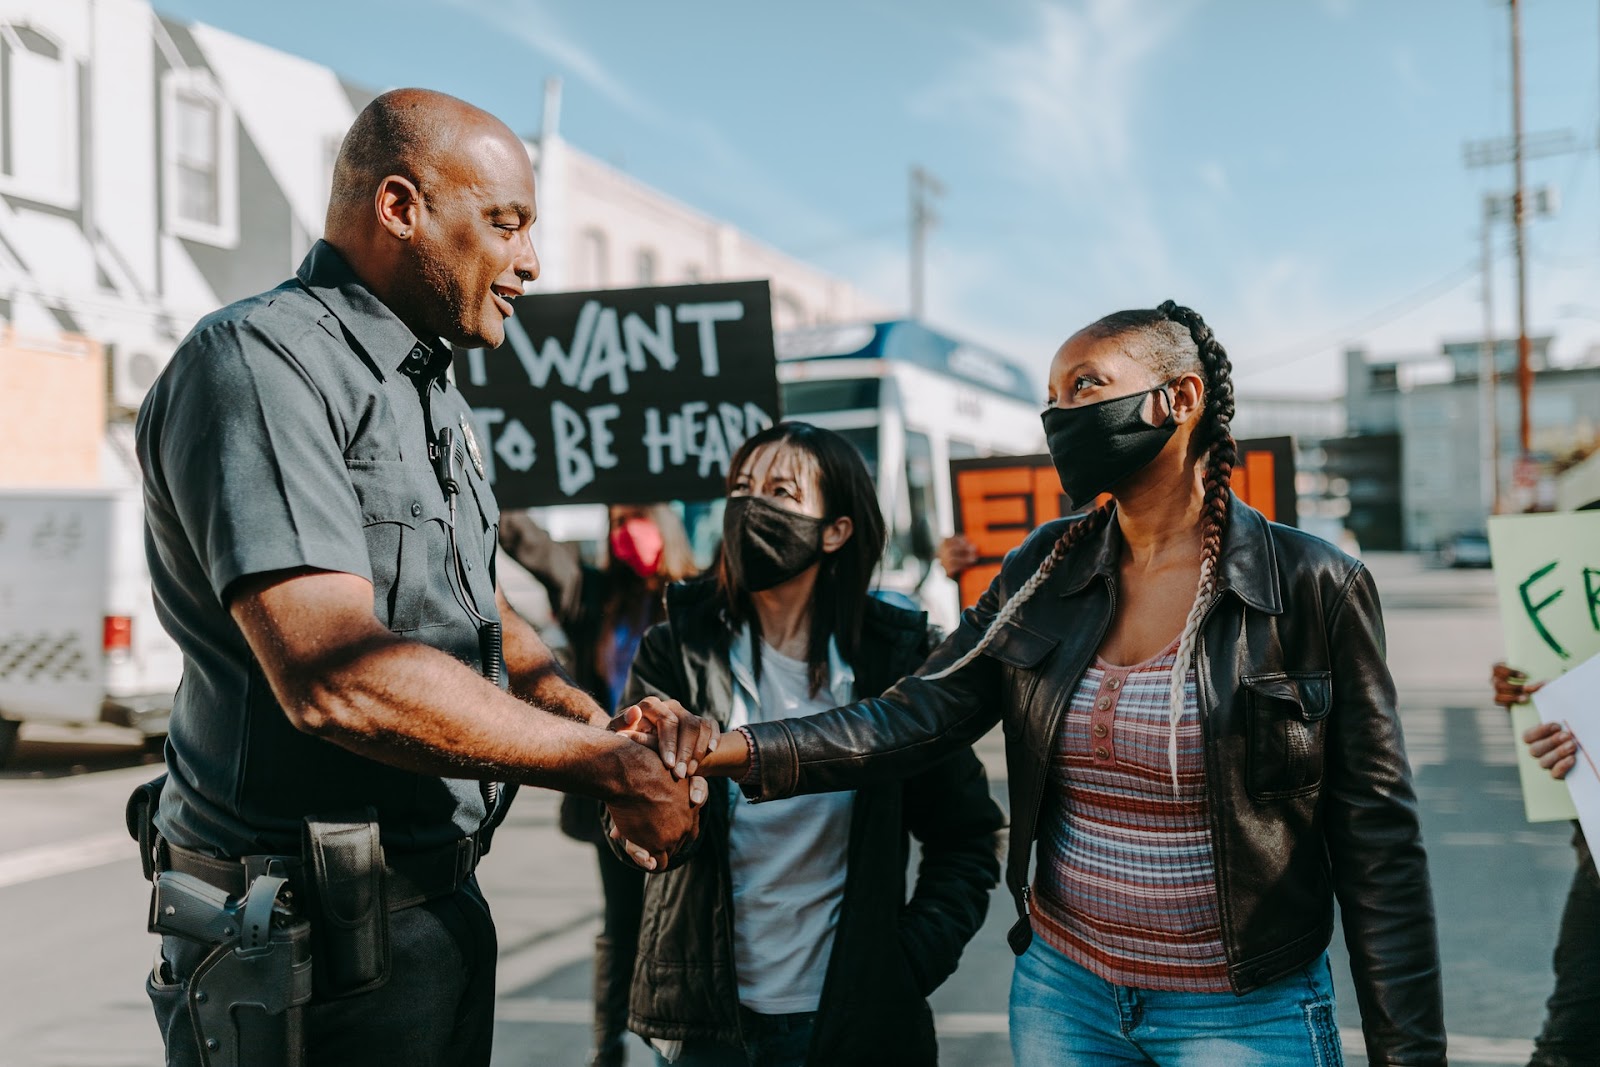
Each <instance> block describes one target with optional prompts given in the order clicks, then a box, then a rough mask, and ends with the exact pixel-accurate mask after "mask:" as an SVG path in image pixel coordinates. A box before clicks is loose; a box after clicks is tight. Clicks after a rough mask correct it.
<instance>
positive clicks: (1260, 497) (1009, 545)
mask: <svg viewBox="0 0 1600 1067" xmlns="http://www.w3.org/2000/svg"><path fill="white" fill-rule="evenodd" d="M1238 447H1239V465H1238V466H1237V467H1235V468H1234V472H1233V490H1234V492H1235V493H1237V494H1238V495H1239V499H1241V500H1243V501H1244V502H1245V503H1247V504H1249V505H1250V506H1251V507H1253V508H1255V509H1256V510H1258V511H1260V512H1261V513H1262V514H1263V515H1265V516H1266V517H1267V518H1269V519H1271V520H1273V521H1274V522H1281V523H1284V524H1286V525H1289V526H1293V525H1295V524H1296V523H1297V522H1298V521H1299V512H1298V509H1297V508H1296V506H1295V503H1296V502H1295V488H1294V441H1293V439H1292V438H1288V437H1263V438H1259V439H1257V440H1252V441H1240V442H1239V446H1238ZM950 485H951V493H950V496H951V499H952V500H954V501H955V518H956V532H957V533H959V534H961V535H963V536H964V537H966V538H967V540H969V541H971V542H972V543H973V545H974V546H975V547H976V548H977V550H978V561H977V563H976V564H974V565H973V566H972V567H969V568H968V569H967V570H965V571H962V572H961V577H960V579H959V584H960V586H961V603H962V604H963V605H971V604H976V603H977V602H978V597H980V596H981V595H983V591H984V590H985V589H987V588H988V587H989V583H990V582H992V581H993V580H994V576H995V575H996V574H999V573H1000V563H1001V561H1002V560H1004V559H1005V555H1006V553H1007V552H1009V551H1011V550H1012V549H1013V548H1016V547H1017V546H1018V545H1020V544H1022V541H1023V539H1024V538H1025V537H1027V536H1028V534H1029V533H1030V532H1032V531H1033V529H1034V528H1035V527H1037V526H1040V525H1043V524H1044V523H1047V522H1049V521H1050V520H1052V519H1059V518H1061V516H1063V515H1067V514H1071V512H1070V510H1069V504H1068V501H1067V499H1066V495H1065V494H1064V493H1062V491H1061V481H1060V479H1059V478H1057V477H1056V469H1055V466H1054V465H1053V464H1052V463H1051V462H1050V457H1049V456H1043V455H1041V456H991V457H989V458H987V459H958V460H952V461H951V462H950Z"/></svg>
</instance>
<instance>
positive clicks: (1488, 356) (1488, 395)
mask: <svg viewBox="0 0 1600 1067" xmlns="http://www.w3.org/2000/svg"><path fill="white" fill-rule="evenodd" d="M1504 199H1505V198H1504V197H1499V196H1495V195H1493V194H1492V193H1491V194H1488V195H1486V196H1484V198H1483V346H1482V350H1481V352H1480V355H1479V359H1478V402H1479V415H1478V425H1479V427H1480V429H1479V431H1478V432H1479V433H1480V434H1482V437H1481V438H1480V445H1481V447H1480V449H1479V455H1480V458H1481V460H1482V473H1481V474H1480V475H1479V478H1480V480H1481V481H1482V483H1483V492H1484V495H1485V498H1486V499H1485V500H1484V509H1485V510H1486V511H1487V512H1488V513H1489V514H1490V515H1496V514H1499V512H1500V397H1499V395H1498V394H1499V385H1500V352H1499V347H1500V346H1499V343H1498V342H1497V341H1496V340H1495V335H1494V220H1495V219H1496V218H1497V217H1498V216H1499V215H1500V208H1501V204H1502V203H1503V202H1504Z"/></svg>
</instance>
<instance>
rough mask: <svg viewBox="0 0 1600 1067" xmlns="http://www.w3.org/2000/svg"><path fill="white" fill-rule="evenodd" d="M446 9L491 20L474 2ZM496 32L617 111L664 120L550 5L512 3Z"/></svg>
mask: <svg viewBox="0 0 1600 1067" xmlns="http://www.w3.org/2000/svg"><path fill="white" fill-rule="evenodd" d="M440 2H441V3H443V4H444V5H445V6H446V7H452V8H455V9H456V10H458V11H463V12H466V13H468V14H471V15H472V16H474V17H475V18H478V19H479V20H481V21H484V22H489V21H490V20H489V19H488V18H487V17H486V16H485V15H484V12H483V9H482V6H481V5H479V4H476V3H474V2H473V0H440ZM493 25H494V27H495V28H496V29H497V30H501V31H503V32H509V33H511V34H512V35H513V36H515V37H516V38H517V40H519V41H521V42H522V43H523V44H525V45H527V46H528V47H529V48H532V49H533V50H534V51H536V52H539V53H540V54H542V55H543V56H545V57H546V58H547V59H550V60H552V61H553V62H555V63H556V65H558V66H559V67H561V68H562V69H563V70H565V71H566V72H568V73H569V74H571V75H573V76H574V77H576V78H578V79H580V80H582V81H583V82H584V83H585V84H587V85H588V86H589V87H590V88H591V89H593V90H594V91H595V92H597V93H599V94H600V95H601V96H602V97H604V98H605V99H606V100H607V101H609V102H610V103H611V104H612V105H613V106H615V107H616V108H617V109H618V110H619V111H622V112H624V113H625V114H627V115H628V116H629V117H631V118H634V119H637V120H639V121H641V122H655V121H658V120H660V119H661V118H662V117H663V116H662V114H661V112H660V110H659V109H658V108H656V107H655V105H653V104H651V103H650V102H649V101H648V100H646V99H645V98H644V97H642V96H640V95H639V94H638V93H636V92H634V91H633V90H632V89H631V88H629V87H628V86H627V85H626V84H625V83H624V82H623V81H622V80H621V79H619V78H618V77H616V75H614V74H612V73H611V71H610V69H608V68H607V67H606V65H605V64H604V63H602V62H601V61H600V59H599V57H598V56H596V55H595V54H594V52H592V51H591V50H590V49H589V48H587V47H586V46H585V45H583V44H582V43H581V42H580V41H578V39H577V38H575V37H573V36H572V35H571V34H570V33H569V32H568V31H567V29H566V28H565V27H564V26H562V24H561V20H560V19H558V18H557V17H556V16H555V15H554V14H552V13H551V10H550V5H549V4H546V3H542V2H540V0H512V3H511V10H510V12H509V14H508V13H507V12H505V11H503V10H502V11H501V12H500V13H499V14H498V15H496V17H495V18H494V19H493Z"/></svg>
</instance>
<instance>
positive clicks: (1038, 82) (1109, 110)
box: [917, 0, 1192, 187]
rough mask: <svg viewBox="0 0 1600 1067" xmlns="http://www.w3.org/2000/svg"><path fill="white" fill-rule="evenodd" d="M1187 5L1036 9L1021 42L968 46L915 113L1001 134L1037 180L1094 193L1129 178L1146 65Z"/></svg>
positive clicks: (1126, 0) (1147, 1)
mask: <svg viewBox="0 0 1600 1067" xmlns="http://www.w3.org/2000/svg"><path fill="white" fill-rule="evenodd" d="M1191 6H1192V5H1191V4H1189V3H1187V2H1184V3H1156V2H1154V0H1087V2H1086V3H1084V4H1082V5H1081V6H1078V7H1074V8H1068V7H1064V6H1061V5H1058V4H1054V3H1048V2H1045V0H1034V2H1033V4H1032V7H1031V10H1030V22H1031V23H1032V25H1031V26H1029V27H1028V29H1027V31H1026V32H1025V33H1023V34H1022V35H1020V36H1019V37H1017V38H1015V39H1012V40H1007V41H991V40H973V41H971V42H970V50H969V55H968V58H967V59H966V61H965V62H963V63H961V64H960V65H958V66H957V67H956V69H955V70H954V71H953V73H952V75H951V77H949V78H948V79H947V80H945V81H944V82H942V83H941V84H939V85H936V86H934V87H933V88H931V89H930V90H928V91H927V92H926V93H925V94H923V96H922V98H921V99H920V100H919V101H918V102H917V107H918V110H919V111H920V112H921V113H922V114H923V115H924V116H935V115H950V116H954V117H956V118H958V119H963V120H966V121H968V122H970V123H974V124H978V125H981V126H983V127H987V128H989V129H997V130H999V131H1001V133H1002V135H1003V137H1004V138H1005V140H1006V142H1007V145H1008V147H1009V150H1010V151H1011V153H1012V154H1013V155H1014V156H1015V157H1016V158H1017V160H1018V161H1020V162H1022V163H1024V164H1025V165H1027V166H1029V167H1031V168H1033V171H1034V177H1035V178H1036V180H1038V181H1041V182H1048V183H1051V184H1053V185H1056V186H1057V187H1060V186H1061V185H1062V184H1063V183H1066V184H1068V185H1072V186H1080V187H1081V186H1084V185H1096V184H1098V183H1099V182H1101V181H1103V180H1104V179H1105V178H1107V177H1109V176H1119V175H1121V174H1122V173H1123V172H1124V171H1125V170H1126V169H1127V167H1128V165H1129V163H1130V159H1131V156H1132V151H1133V138H1132V124H1133V118H1134V114H1135V111H1136V108H1137V105H1138V102H1139V100H1140V96H1141V94H1140V89H1141V87H1142V84H1143V81H1144V73H1145V66H1146V62H1147V60H1148V59H1149V58H1150V57H1151V55H1152V54H1153V53H1154V52H1155V51H1156V50H1157V49H1158V48H1159V47H1160V46H1161V44H1162V43H1163V42H1165V41H1166V40H1167V39H1168V38H1169V37H1170V36H1171V35H1172V33H1173V31H1174V30H1175V29H1176V28H1177V26H1178V25H1179V24H1180V23H1181V22H1182V20H1183V18H1184V16H1185V15H1186V13H1187V11H1188V9H1189V8H1190V7H1191Z"/></svg>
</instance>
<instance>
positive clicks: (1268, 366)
mask: <svg viewBox="0 0 1600 1067" xmlns="http://www.w3.org/2000/svg"><path fill="white" fill-rule="evenodd" d="M1480 269H1481V268H1480V267H1479V266H1478V262H1477V260H1476V259H1475V258H1474V259H1471V260H1468V261H1467V262H1466V263H1465V264H1463V265H1462V266H1460V267H1457V268H1456V269H1455V270H1453V271H1451V272H1450V273H1449V274H1446V275H1445V276H1444V277H1442V278H1440V279H1438V280H1437V281H1434V282H1431V283H1429V284H1428V285H1426V286H1424V287H1423V288H1421V289H1418V290H1417V291H1416V292H1414V293H1411V294H1410V295H1408V296H1405V297H1402V298H1401V299H1399V300H1396V301H1394V302H1393V303H1390V304H1386V305H1384V306H1383V307H1381V308H1379V309H1378V310H1377V311H1374V312H1372V313H1370V314H1368V315H1365V316H1363V317H1361V318H1359V319H1356V320H1354V321H1352V322H1350V323H1349V324H1348V325H1346V326H1344V327H1342V328H1341V329H1339V330H1338V331H1337V332H1336V333H1332V334H1326V335H1324V336H1323V337H1322V338H1320V339H1318V340H1317V341H1315V342H1308V343H1306V344H1301V345H1295V346H1294V347H1293V348H1292V349H1287V350H1285V351H1283V352H1281V353H1279V354H1277V355H1272V356H1265V357H1263V358H1261V359H1259V360H1251V361H1250V362H1249V363H1248V364H1244V365H1241V366H1238V367H1235V368H1234V372H1233V373H1234V377H1236V378H1245V377H1249V376H1250V375H1252V374H1259V373H1261V372H1263V371H1269V370H1277V369H1278V368H1280V367H1289V366H1293V365H1294V364H1296V363H1302V362H1304V361H1305V360H1308V359H1310V358H1311V357H1313V356H1320V355H1323V354H1324V353H1325V352H1326V351H1327V350H1328V349H1329V348H1330V347H1332V346H1333V345H1337V344H1340V343H1342V342H1344V341H1348V340H1349V339H1350V337H1351V336H1352V335H1353V334H1359V333H1364V332H1366V331H1367V330H1375V329H1377V328H1378V327H1380V326H1387V325H1388V324H1389V323H1391V322H1394V321H1395V320H1396V319H1401V318H1404V317H1405V316H1406V315H1409V314H1410V313H1411V312H1413V311H1416V310H1417V309H1418V308H1422V307H1425V306H1427V305H1428V304H1431V303H1433V302H1434V301H1435V300H1438V299H1439V298H1440V297H1442V296H1446V295H1448V294H1449V293H1451V292H1452V291H1454V290H1455V289H1457V288H1459V287H1460V286H1461V283H1463V282H1465V281H1466V280H1467V279H1469V278H1472V277H1475V276H1476V275H1477V274H1478V273H1479V271H1480Z"/></svg>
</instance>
